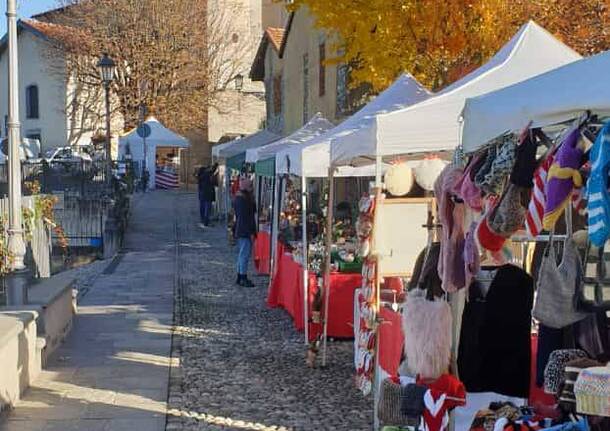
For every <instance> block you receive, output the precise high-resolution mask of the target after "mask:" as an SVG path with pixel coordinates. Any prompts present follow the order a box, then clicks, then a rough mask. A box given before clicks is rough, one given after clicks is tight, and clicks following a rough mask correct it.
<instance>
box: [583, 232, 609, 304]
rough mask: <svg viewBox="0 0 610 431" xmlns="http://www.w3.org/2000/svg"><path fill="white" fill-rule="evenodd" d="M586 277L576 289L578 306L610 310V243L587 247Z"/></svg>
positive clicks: (585, 260)
mask: <svg viewBox="0 0 610 431" xmlns="http://www.w3.org/2000/svg"><path fill="white" fill-rule="evenodd" d="M584 262H585V264H584V277H583V279H582V282H581V283H579V284H578V286H577V289H576V298H575V301H576V308H577V309H578V310H579V311H585V312H596V311H609V310H610V245H609V244H606V245H605V246H604V247H603V248H596V247H593V246H591V245H589V246H588V247H587V251H586V254H585V259H584Z"/></svg>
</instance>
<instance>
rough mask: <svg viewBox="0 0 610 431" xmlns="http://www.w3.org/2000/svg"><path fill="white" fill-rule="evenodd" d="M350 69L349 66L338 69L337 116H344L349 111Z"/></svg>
mask: <svg viewBox="0 0 610 431" xmlns="http://www.w3.org/2000/svg"><path fill="white" fill-rule="evenodd" d="M347 79H348V68H347V65H345V64H344V65H341V66H339V67H337V107H336V111H337V116H342V115H344V114H345V113H347V111H348V106H349V101H348V96H349V95H348V91H347Z"/></svg>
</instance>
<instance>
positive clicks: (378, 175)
mask: <svg viewBox="0 0 610 431" xmlns="http://www.w3.org/2000/svg"><path fill="white" fill-rule="evenodd" d="M381 163H382V158H381V156H380V155H376V156H375V206H376V207H377V208H379V207H378V205H380V202H381V188H382V185H381V184H382V183H381ZM377 214H378V209H377V210H375V215H376V217H375V221H376V222H377V221H378V217H377ZM374 234H375V233H374V232H373V235H374ZM377 259H379V256H378V257H377ZM375 266H376V269H375V307H374V310H375V314H376V316H375V320H378V319H379V307H380V305H381V275H380V274H379V261H378V260H377V263H376V264H375ZM380 342H381V340H380V339H379V328H377V330H376V334H375V376H374V378H373V412H374V413H373V429H374V430H375V431H378V430H379V429H380V424H379V416H378V412H379V388H380V385H381V381H380V375H379V346H380Z"/></svg>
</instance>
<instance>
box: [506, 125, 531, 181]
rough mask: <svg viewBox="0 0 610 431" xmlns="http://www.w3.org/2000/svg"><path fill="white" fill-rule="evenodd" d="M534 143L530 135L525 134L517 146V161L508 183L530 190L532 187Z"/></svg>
mask: <svg viewBox="0 0 610 431" xmlns="http://www.w3.org/2000/svg"><path fill="white" fill-rule="evenodd" d="M536 150H537V146H536V141H535V140H534V139H532V136H531V133H526V134H525V137H524V139H523V140H522V141H521V143H520V144H519V145H518V146H517V160H516V161H515V166H514V167H513V171H512V172H511V174H510V182H511V183H513V184H514V185H516V186H521V187H525V188H532V187H533V186H534V171H535V170H536Z"/></svg>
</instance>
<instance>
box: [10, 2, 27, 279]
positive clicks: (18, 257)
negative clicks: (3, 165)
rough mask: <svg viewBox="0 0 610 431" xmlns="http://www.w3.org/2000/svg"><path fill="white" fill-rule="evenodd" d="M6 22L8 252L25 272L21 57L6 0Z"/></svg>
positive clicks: (13, 9) (14, 265)
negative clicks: (22, 192)
mask: <svg viewBox="0 0 610 431" xmlns="http://www.w3.org/2000/svg"><path fill="white" fill-rule="evenodd" d="M6 21H7V31H8V99H9V103H8V118H7V122H6V123H7V129H8V148H9V151H8V170H9V171H8V172H9V176H8V199H9V213H8V224H9V227H8V251H9V253H10V255H11V263H10V266H11V270H13V271H22V270H24V269H25V263H24V262H23V259H24V256H25V242H24V238H23V224H22V214H21V211H22V210H21V158H20V155H19V146H20V144H21V132H20V128H21V124H20V123H19V63H18V59H19V55H18V51H17V1H16V0H7V2H6Z"/></svg>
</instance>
